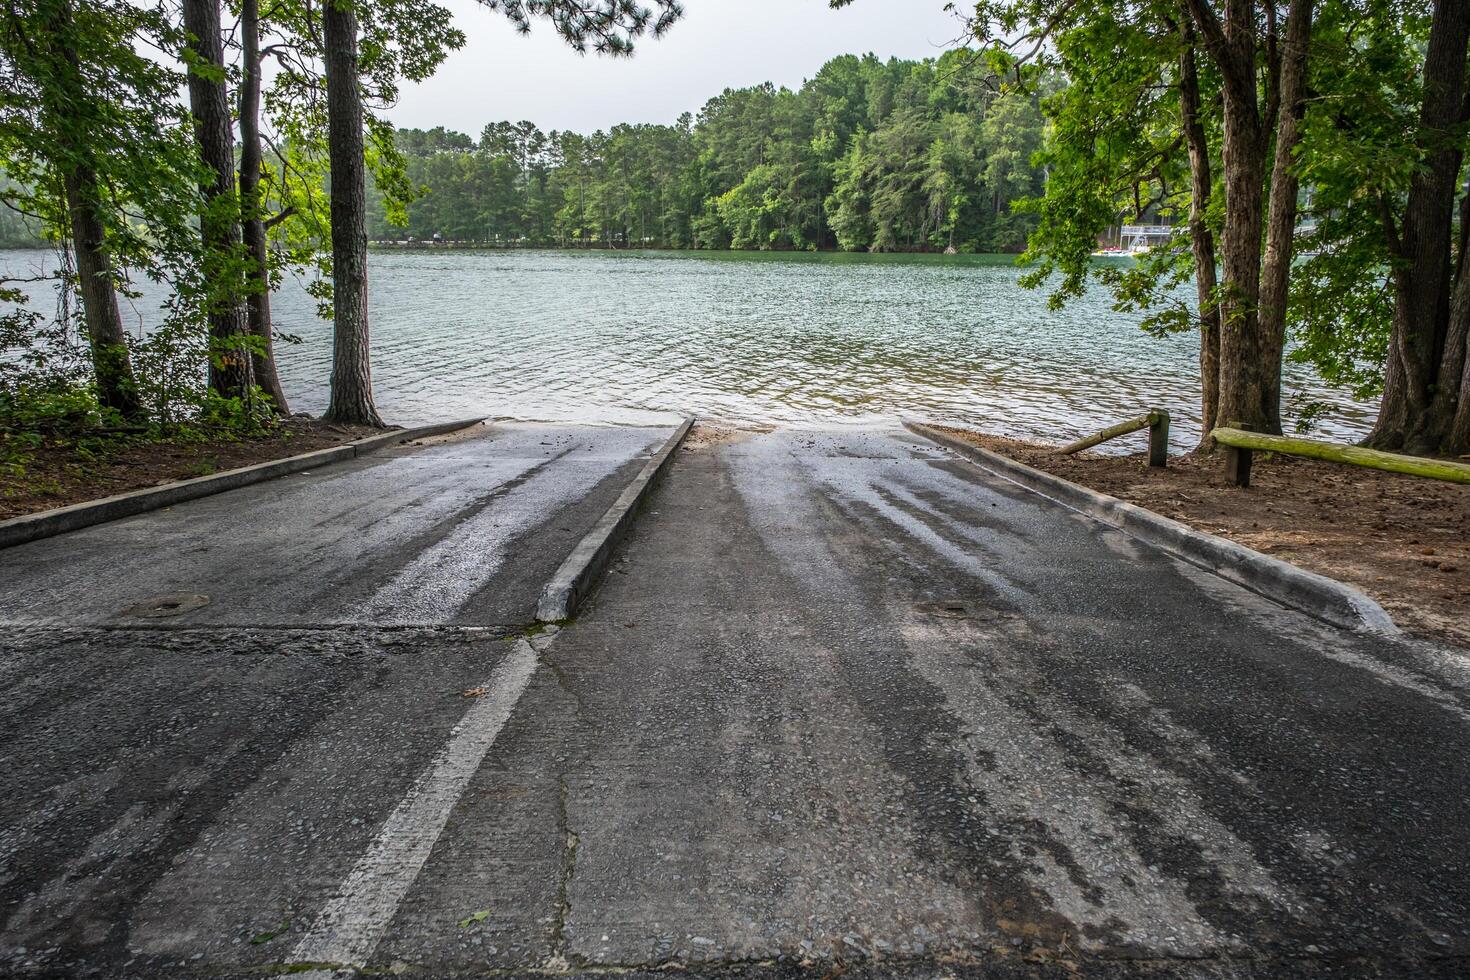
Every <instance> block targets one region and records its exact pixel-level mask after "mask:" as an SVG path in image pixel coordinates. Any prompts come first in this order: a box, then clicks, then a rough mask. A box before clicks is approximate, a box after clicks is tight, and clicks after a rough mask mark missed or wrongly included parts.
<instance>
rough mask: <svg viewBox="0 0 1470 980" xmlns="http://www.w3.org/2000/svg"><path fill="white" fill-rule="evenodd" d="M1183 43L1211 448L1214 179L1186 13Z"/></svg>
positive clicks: (1215, 397) (1203, 410)
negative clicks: (1210, 216)
mask: <svg viewBox="0 0 1470 980" xmlns="http://www.w3.org/2000/svg"><path fill="white" fill-rule="evenodd" d="M1180 30H1181V32H1182V34H1183V41H1184V47H1183V50H1182V52H1181V54H1180V60H1179V107H1180V112H1181V114H1182V116H1183V119H1182V124H1183V128H1184V135H1185V138H1186V141H1187V144H1188V147H1189V179H1190V199H1189V240H1190V247H1191V249H1192V250H1193V253H1194V285H1195V290H1196V293H1197V295H1198V296H1199V380H1200V416H1199V417H1200V441H1199V447H1198V448H1199V449H1200V451H1202V452H1213V451H1214V449H1215V440H1214V439H1212V438H1211V437H1210V432H1211V431H1212V430H1213V429H1214V427H1215V416H1216V414H1217V413H1218V409H1219V403H1220V304H1219V303H1218V302H1216V301H1215V285H1216V280H1215V236H1214V233H1213V232H1211V231H1210V228H1209V225H1207V224H1206V223H1205V213H1206V211H1207V210H1208V209H1209V205H1210V194H1211V191H1212V189H1213V186H1214V184H1213V178H1212V176H1211V174H1210V169H1211V168H1210V146H1209V141H1208V139H1207V138H1206V136H1205V127H1204V124H1203V123H1202V122H1200V92H1199V70H1198V66H1197V64H1196V62H1195V36H1194V28H1193V26H1192V25H1191V24H1190V22H1189V19H1188V13H1187V12H1186V15H1185V18H1184V20H1183V21H1182V22H1181V28H1180Z"/></svg>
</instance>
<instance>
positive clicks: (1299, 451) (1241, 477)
mask: <svg viewBox="0 0 1470 980" xmlns="http://www.w3.org/2000/svg"><path fill="white" fill-rule="evenodd" d="M1210 435H1211V436H1213V437H1214V439H1215V441H1216V442H1218V443H1219V444H1220V445H1222V446H1224V447H1225V479H1227V480H1229V481H1230V482H1231V483H1233V484H1235V485H1236V486H1238V487H1248V486H1250V485H1251V456H1252V454H1253V453H1257V452H1269V453H1290V454H1291V455H1293V456H1306V457H1308V458H1310V459H1323V460H1326V461H1328V462H1329V463H1345V464H1349V465H1352V466H1367V467H1369V468H1371V469H1375V470H1387V471H1388V472H1390V473H1407V474H1408V475H1409V476H1424V477H1428V478H1430V479H1432V480H1449V481H1450V482H1451V483H1470V463H1457V462H1454V461H1453V460H1448V459H1425V458H1424V457H1422V456H1403V455H1400V454H1399V453H1386V452H1383V451H1381V450H1378V449H1364V448H1363V447H1361V446H1341V445H1338V444H1337V443H1335V442H1322V441H1320V440H1317V439H1301V438H1298V437H1296V436H1268V435H1265V434H1263V433H1260V432H1248V431H1246V430H1245V429H1240V428H1234V427H1223V428H1219V429H1216V430H1215V431H1214V432H1212V433H1210Z"/></svg>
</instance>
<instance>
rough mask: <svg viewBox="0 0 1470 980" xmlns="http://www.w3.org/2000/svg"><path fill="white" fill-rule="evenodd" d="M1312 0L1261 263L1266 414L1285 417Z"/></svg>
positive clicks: (1293, 16) (1296, 21) (1292, 55)
mask: <svg viewBox="0 0 1470 980" xmlns="http://www.w3.org/2000/svg"><path fill="white" fill-rule="evenodd" d="M1312 2H1313V0H1291V3H1290V6H1289V7H1288V10H1287V20H1286V37H1285V40H1284V42H1283V44H1282V51H1281V56H1280V61H1281V76H1280V80H1279V82H1278V85H1277V92H1278V98H1279V104H1278V109H1277V113H1276V120H1277V121H1276V150H1275V158H1274V160H1273V161H1272V165H1271V189H1270V197H1269V205H1268V206H1269V211H1268V214H1267V219H1266V258H1265V261H1264V264H1263V266H1262V269H1261V302H1260V314H1259V315H1260V329H1261V333H1262V335H1263V336H1264V337H1266V338H1267V340H1268V341H1269V348H1268V349H1269V353H1270V357H1269V359H1268V360H1267V362H1266V363H1265V364H1264V365H1263V373H1265V374H1267V375H1268V376H1269V381H1270V384H1269V386H1268V387H1267V389H1266V390H1265V391H1264V392H1263V394H1264V396H1265V397H1266V399H1267V401H1266V404H1265V414H1266V417H1267V418H1274V419H1276V420H1277V426H1278V427H1279V425H1280V419H1281V357H1282V351H1283V350H1284V349H1285V346H1286V304H1287V300H1288V297H1289V294H1290V286H1291V262H1292V257H1293V254H1294V252H1295V248H1294V246H1295V244H1296V214H1297V190H1298V181H1297V177H1296V172H1295V170H1294V168H1293V160H1292V157H1293V155H1294V154H1295V152H1296V148H1297V145H1298V144H1299V143H1300V142H1301V136H1302V116H1303V115H1304V114H1305V112H1306V93H1307V49H1308V47H1309V46H1310V44H1311V40H1312Z"/></svg>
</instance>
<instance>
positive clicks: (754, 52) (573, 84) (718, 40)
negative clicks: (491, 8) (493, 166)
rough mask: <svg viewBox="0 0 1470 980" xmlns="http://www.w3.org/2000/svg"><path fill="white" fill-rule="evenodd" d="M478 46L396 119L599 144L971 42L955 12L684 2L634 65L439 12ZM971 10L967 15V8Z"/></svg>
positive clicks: (539, 33)
mask: <svg viewBox="0 0 1470 980" xmlns="http://www.w3.org/2000/svg"><path fill="white" fill-rule="evenodd" d="M439 2H441V3H443V4H444V5H446V6H447V7H449V8H450V9H451V10H453V11H454V15H455V20H456V23H458V25H459V26H460V29H461V30H463V31H464V32H465V34H466V35H467V36H468V38H469V41H468V43H467V44H466V45H465V46H464V48H463V49H461V50H460V51H457V52H454V53H453V54H451V55H450V56H449V59H448V61H446V62H445V63H444V65H443V66H442V67H441V68H440V69H439V72H438V74H436V75H435V76H434V77H433V78H431V79H430V80H429V81H427V82H425V83H424V84H422V85H413V86H405V87H404V90H403V93H402V97H401V98H400V99H399V102H398V105H397V106H395V107H393V108H392V109H391V110H390V111H389V112H388V117H389V118H390V119H392V120H393V121H394V122H395V123H397V124H398V125H400V126H417V127H421V128H429V127H433V126H446V127H449V128H450V129H457V130H460V131H461V132H465V133H469V134H471V135H476V136H477V135H478V134H479V131H480V128H481V127H482V126H484V125H485V124H486V123H488V122H493V121H496V120H500V119H508V120H511V121H517V120H521V119H529V120H531V121H532V122H534V123H536V124H537V125H538V126H540V127H541V128H542V129H546V130H551V129H571V130H576V131H577V132H584V133H586V132H591V131H592V130H595V129H606V128H608V127H609V126H612V125H613V124H615V123H620V122H648V123H670V122H673V121H674V120H675V119H676V118H678V116H679V113H681V112H696V111H698V109H699V108H700V106H702V105H703V104H704V103H705V101H706V100H708V99H709V98H711V97H712V96H715V95H718V94H719V93H720V92H721V91H723V90H724V89H726V88H739V87H742V86H746V85H755V84H757V83H759V82H765V81H770V82H775V83H776V84H777V85H785V86H788V87H791V88H795V87H796V86H798V85H800V84H801V83H802V81H803V80H804V79H806V78H809V77H811V76H812V75H814V74H815V73H816V71H817V69H819V68H820V67H821V66H822V64H823V63H824V62H826V61H827V60H828V59H830V58H832V57H834V56H836V55H839V54H863V53H866V52H869V51H871V52H873V53H875V54H877V55H879V56H880V57H882V58H888V57H889V56H898V57H900V58H925V57H937V56H938V55H939V54H940V53H942V52H943V51H944V50H945V49H946V48H947V47H950V46H952V44H953V42H954V40H955V39H956V38H957V37H958V36H959V34H960V33H961V29H962V28H961V25H960V23H959V22H958V21H957V20H956V19H955V18H954V16H953V15H952V14H947V13H945V12H944V0H856V2H855V3H854V4H853V5H852V6H850V7H846V8H844V9H842V10H831V9H829V8H828V6H827V0H684V18H683V19H682V20H680V21H679V23H677V24H676V25H674V27H673V29H672V30H670V31H669V33H668V34H667V35H665V36H664V38H663V39H662V40H657V41H655V40H653V39H652V38H644V39H643V40H641V41H640V42H639V43H638V46H637V50H636V52H635V53H634V55H633V57H632V58H631V59H616V60H614V59H611V58H603V57H599V56H597V55H593V54H588V55H585V56H582V55H577V54H576V53H574V52H573V51H571V50H570V49H569V48H567V47H566V45H565V44H564V43H563V42H562V41H561V39H560V38H558V37H557V36H556V34H555V32H554V31H552V30H551V29H550V27H549V25H547V24H545V23H544V22H541V23H537V24H536V25H535V27H534V28H533V30H532V33H531V36H529V37H522V36H520V35H518V34H516V33H515V31H514V30H513V29H512V28H511V26H510V22H509V21H507V20H506V19H505V18H504V17H503V16H501V15H500V14H492V13H490V12H488V11H486V10H485V9H484V8H483V7H481V6H479V4H478V3H476V2H475V0H439ZM964 6H966V5H965V4H963V3H962V4H961V7H962V8H963V7H964Z"/></svg>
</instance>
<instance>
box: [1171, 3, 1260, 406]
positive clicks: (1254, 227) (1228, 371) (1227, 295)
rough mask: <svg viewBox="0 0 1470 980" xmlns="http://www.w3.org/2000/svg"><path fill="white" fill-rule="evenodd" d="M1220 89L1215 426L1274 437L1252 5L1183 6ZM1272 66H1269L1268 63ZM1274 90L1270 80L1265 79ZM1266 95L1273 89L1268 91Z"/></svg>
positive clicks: (1202, 4) (1254, 26) (1197, 4)
mask: <svg viewBox="0 0 1470 980" xmlns="http://www.w3.org/2000/svg"><path fill="white" fill-rule="evenodd" d="M1185 2H1186V3H1187V4H1188V6H1189V10H1190V13H1191V15H1192V17H1193V19H1194V26H1195V28H1196V29H1197V30H1198V31H1199V33H1200V36H1201V38H1202V39H1203V41H1204V44H1205V47H1206V49H1207V50H1208V51H1209V53H1210V56H1211V58H1212V60H1213V61H1214V62H1215V65H1216V67H1217V68H1219V70H1220V76H1221V81H1222V82H1223V85H1222V88H1223V101H1224V144H1223V147H1222V152H1221V157H1222V163H1223V164H1224V170H1225V227H1224V230H1223V233H1222V234H1221V236H1220V257H1221V262H1220V266H1221V270H1222V278H1223V280H1224V282H1223V288H1222V289H1221V291H1220V292H1221V301H1220V400H1219V405H1218V406H1217V408H1216V412H1215V422H1216V424H1217V425H1223V424H1226V423H1231V422H1239V423H1242V424H1244V425H1246V426H1248V427H1250V428H1252V429H1255V430H1257V431H1259V432H1269V433H1279V432H1280V431H1281V415H1280V403H1281V371H1280V358H1281V351H1280V343H1279V341H1278V340H1277V337H1276V332H1275V330H1274V329H1273V327H1272V325H1271V322H1270V320H1269V319H1268V320H1267V321H1266V322H1265V323H1264V324H1263V322H1262V319H1261V316H1260V301H1261V231H1262V226H1263V224H1264V214H1263V212H1264V210H1265V208H1264V204H1263V202H1262V192H1263V190H1264V185H1265V176H1266V175H1265V166H1266V144H1267V138H1266V137H1267V129H1266V124H1265V122H1264V121H1263V119H1262V116H1261V109H1260V106H1259V105H1258V100H1259V91H1260V87H1259V84H1258V80H1257V59H1256V54H1257V37H1256V31H1257V24H1256V4H1255V0H1227V2H1226V4H1225V19H1224V22H1223V23H1222V22H1221V20H1220V17H1219V15H1218V14H1217V13H1216V12H1215V8H1214V5H1213V4H1211V3H1209V2H1208V0H1185ZM1271 60H1273V61H1274V60H1275V59H1271ZM1268 84H1269V85H1272V86H1275V85H1276V84H1277V82H1276V80H1274V79H1271V80H1268ZM1272 91H1273V92H1274V89H1273V90H1272Z"/></svg>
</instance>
